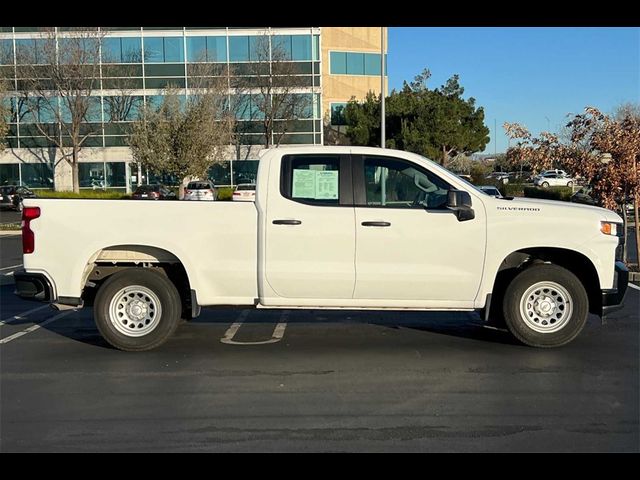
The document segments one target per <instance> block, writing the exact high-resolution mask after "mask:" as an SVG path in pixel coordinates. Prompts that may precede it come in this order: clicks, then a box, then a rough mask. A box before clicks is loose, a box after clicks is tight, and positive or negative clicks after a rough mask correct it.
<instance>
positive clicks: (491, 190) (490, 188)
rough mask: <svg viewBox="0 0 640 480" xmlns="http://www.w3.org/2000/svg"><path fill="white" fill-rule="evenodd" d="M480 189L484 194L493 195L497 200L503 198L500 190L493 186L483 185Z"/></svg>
mask: <svg viewBox="0 0 640 480" xmlns="http://www.w3.org/2000/svg"><path fill="white" fill-rule="evenodd" d="M478 188H479V189H480V190H482V191H483V192H484V193H486V194H487V195H491V196H492V197H496V198H503V197H502V194H501V193H500V190H498V189H497V188H496V187H494V186H493V185H482V186H481V187H478Z"/></svg>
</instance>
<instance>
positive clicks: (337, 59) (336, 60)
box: [329, 52, 347, 75]
mask: <svg viewBox="0 0 640 480" xmlns="http://www.w3.org/2000/svg"><path fill="white" fill-rule="evenodd" d="M329 63H330V64H331V73H332V74H334V75H346V73H347V54H346V52H331V55H330V59H329Z"/></svg>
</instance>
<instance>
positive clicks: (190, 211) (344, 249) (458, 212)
mask: <svg viewBox="0 0 640 480" xmlns="http://www.w3.org/2000/svg"><path fill="white" fill-rule="evenodd" d="M623 234H624V232H623V230H622V219H621V218H620V217H619V216H618V215H617V214H616V213H614V212H612V211H610V210H606V209H603V208H597V207H593V206H587V205H580V204H575V203H564V202H557V201H549V200H538V199H529V198H512V197H506V198H495V197H492V196H488V195H486V194H485V193H483V192H482V191H481V190H479V189H477V188H476V187H474V186H473V185H471V184H470V183H469V182H467V181H466V180H464V179H462V178H460V177H458V176H457V175H455V174H453V173H452V172H450V171H448V170H446V169H445V168H443V167H441V166H440V165H438V164H437V163H435V162H432V161H430V160H428V159H426V158H424V157H422V156H419V155H416V154H413V153H408V152H402V151H396V150H389V149H379V148H369V147H349V146H344V147H324V146H316V147H291V148H276V149H268V150H263V151H262V152H261V154H260V162H259V168H258V174H257V182H256V197H255V202H220V201H218V202H136V201H122V200H77V199H73V200H71V199H39V198H33V199H25V200H24V211H23V221H22V242H23V252H24V257H23V258H24V267H23V270H21V271H19V272H16V273H15V274H14V277H15V281H16V293H17V294H18V295H20V296H21V297H23V298H31V299H35V300H40V301H44V302H50V303H52V304H53V305H54V306H57V308H65V306H72V307H76V308H79V307H81V306H83V305H91V304H92V305H93V312H94V317H95V321H96V324H97V326H98V329H99V330H100V333H101V334H102V336H103V337H104V338H105V339H106V341H108V342H109V343H110V344H111V345H113V346H114V347H116V348H118V349H121V350H127V351H141V350H149V349H152V348H155V347H158V346H159V345H161V344H162V343H163V342H165V341H166V340H167V339H168V338H169V337H170V336H171V334H172V333H173V332H174V330H175V329H176V326H177V325H178V323H179V321H180V319H181V318H186V319H189V318H193V317H195V316H197V315H198V314H199V313H200V308H201V307H208V306H223V305H224V306H233V305H235V306H246V307H255V308H271V309H273V308H285V309H292V308H309V309H375V310H384V309H388V310H423V311H433V310H438V311H442V310H450V311H474V310H477V311H479V312H480V314H481V316H482V318H483V319H484V320H485V321H488V322H496V323H498V324H502V325H506V327H507V328H508V330H509V331H510V332H511V333H512V334H513V335H514V336H515V337H516V339H518V340H519V341H520V342H522V343H524V344H526V345H530V346H535V347H557V346H561V345H565V344H567V343H569V342H570V341H572V340H573V339H574V338H575V337H576V336H578V334H579V333H580V331H581V330H582V329H583V327H584V325H585V322H586V320H587V316H588V314H589V313H590V312H591V313H595V314H597V315H599V316H601V317H602V316H603V315H605V314H606V313H608V312H610V311H612V310H614V309H616V308H619V307H620V305H621V304H622V301H623V297H624V294H625V291H626V288H627V283H628V270H627V269H626V267H625V265H624V264H623V263H622V262H620V261H619V260H620V252H621V244H622V243H623V241H624V235H623Z"/></svg>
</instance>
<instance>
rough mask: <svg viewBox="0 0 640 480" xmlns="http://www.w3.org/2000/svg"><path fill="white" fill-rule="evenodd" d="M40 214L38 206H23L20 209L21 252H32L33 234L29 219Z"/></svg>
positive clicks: (33, 246) (33, 244)
mask: <svg viewBox="0 0 640 480" xmlns="http://www.w3.org/2000/svg"><path fill="white" fill-rule="evenodd" d="M39 216H40V207H24V209H23V210H22V253H33V251H34V249H35V240H36V239H35V235H34V234H33V231H32V230H31V220H33V219H35V218H38V217H39Z"/></svg>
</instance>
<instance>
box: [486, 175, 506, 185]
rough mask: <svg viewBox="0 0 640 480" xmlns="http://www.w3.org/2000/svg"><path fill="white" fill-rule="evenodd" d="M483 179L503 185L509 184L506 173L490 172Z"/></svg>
mask: <svg viewBox="0 0 640 480" xmlns="http://www.w3.org/2000/svg"><path fill="white" fill-rule="evenodd" d="M484 178H485V179H487V180H495V181H497V182H500V183H502V184H503V185H504V184H507V183H509V174H508V173H507V172H491V173H490V174H489V175H487V176H486V177H484Z"/></svg>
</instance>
